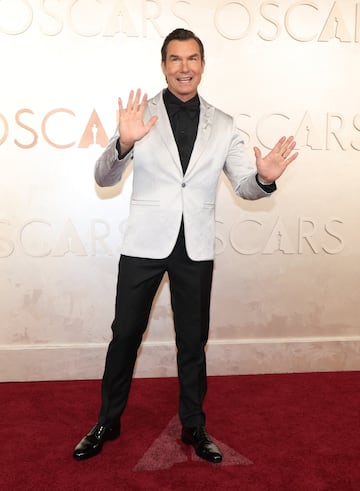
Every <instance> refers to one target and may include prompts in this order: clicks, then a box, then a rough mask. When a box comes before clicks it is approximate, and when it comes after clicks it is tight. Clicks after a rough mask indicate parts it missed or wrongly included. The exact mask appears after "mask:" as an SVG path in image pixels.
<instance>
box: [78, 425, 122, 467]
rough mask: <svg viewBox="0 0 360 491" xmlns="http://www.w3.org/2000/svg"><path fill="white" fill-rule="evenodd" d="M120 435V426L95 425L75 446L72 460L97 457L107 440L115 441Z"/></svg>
mask: <svg viewBox="0 0 360 491" xmlns="http://www.w3.org/2000/svg"><path fill="white" fill-rule="evenodd" d="M119 435H120V424H116V425H112V426H102V425H100V424H96V425H95V426H94V428H93V429H92V430H91V431H90V432H89V433H88V434H87V435H86V436H84V438H83V439H82V440H81V441H80V442H79V443H78V444H77V445H76V447H75V449H74V453H73V456H74V459H76V460H84V459H89V458H90V457H94V456H95V455H97V454H98V453H99V452H100V451H101V449H102V447H103V445H104V442H106V441H107V440H115V438H117V437H118V436H119Z"/></svg>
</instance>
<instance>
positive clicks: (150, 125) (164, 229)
mask: <svg viewBox="0 0 360 491" xmlns="http://www.w3.org/2000/svg"><path fill="white" fill-rule="evenodd" d="M161 56H162V61H161V66H162V71H163V73H164V75H165V79H166V81H167V88H166V89H164V90H163V91H161V92H160V93H159V94H157V95H156V96H155V97H153V98H152V99H150V100H149V101H147V96H146V94H145V95H144V96H141V91H140V90H137V91H136V93H134V92H133V91H131V92H130V95H129V97H128V100H127V104H126V107H124V105H123V103H122V100H121V98H119V127H118V132H117V133H116V135H115V136H114V137H113V138H112V139H111V140H110V141H109V145H108V147H107V148H106V149H105V151H104V153H103V154H102V155H101V156H100V158H99V159H98V161H97V162H96V166H95V179H96V182H97V183H98V184H99V185H100V186H112V185H114V184H116V183H117V182H119V181H120V179H121V178H122V176H123V173H124V170H125V169H126V167H127V166H128V165H129V164H130V162H131V161H133V163H134V167H133V191H132V196H131V204H130V212H129V218H128V222H127V227H126V231H125V233H124V237H123V243H122V247H121V256H120V261H119V272H118V283H117V291H116V305H115V318H114V321H113V323H112V326H111V328H112V333H113V337H112V340H111V342H110V344H109V347H108V352H107V356H106V363H105V370H104V375H103V380H102V394H101V395H102V404H101V409H100V413H99V416H98V420H97V423H96V424H95V426H94V427H93V428H92V430H91V431H90V432H89V433H88V434H87V435H86V436H85V437H84V438H83V439H82V440H81V441H80V442H79V443H78V445H77V446H76V447H75V450H74V458H75V459H77V460H83V459H86V458H89V457H93V456H94V455H97V454H98V453H99V452H100V451H101V449H102V448H103V445H104V443H105V442H106V441H107V440H113V439H115V438H117V437H118V436H119V435H120V418H121V415H122V413H123V411H124V409H125V406H126V403H127V399H128V395H129V390H130V385H131V380H132V376H133V370H134V365H135V362H136V358H137V351H138V348H139V346H140V344H141V341H142V336H143V334H144V332H145V330H146V327H147V324H148V319H149V315H150V310H151V306H152V303H153V300H154V297H155V294H156V292H157V290H158V287H159V285H160V282H161V280H162V278H163V276H164V274H165V273H166V272H167V273H168V277H169V283H170V293H171V307H172V310H173V318H174V326H175V334H176V348H177V367H178V378H179V418H180V421H181V424H182V435H181V438H182V441H183V442H184V443H185V444H187V445H192V446H193V447H194V449H195V451H196V453H197V455H198V456H199V457H201V458H202V459H204V460H207V461H209V462H212V463H219V462H221V460H222V454H221V451H220V449H219V448H218V447H217V446H216V445H215V444H214V442H213V441H212V440H211V437H210V436H209V435H208V433H207V431H206V428H205V414H204V411H203V403H204V399H205V395H206V390H207V375H206V357H205V346H206V343H207V340H208V333H209V310H210V293H211V284H212V274H213V264H214V255H215V201H216V190H217V186H218V181H219V178H220V175H221V173H222V172H224V174H225V175H226V176H227V178H228V179H229V181H230V183H231V185H232V187H233V189H234V192H235V193H236V194H237V195H238V196H239V197H241V198H243V199H258V198H262V197H266V196H270V195H271V193H272V192H273V191H275V189H276V184H275V180H276V179H277V178H278V177H280V176H281V174H282V173H283V172H284V170H285V169H286V167H287V166H288V165H289V164H290V163H291V162H292V161H293V160H294V159H295V158H296V157H297V153H294V152H293V149H294V147H295V142H294V140H293V138H292V137H289V138H286V137H282V138H281V139H280V140H279V141H278V142H277V143H276V145H275V146H274V148H273V149H272V150H271V152H270V153H269V154H268V155H267V156H266V157H264V158H263V157H262V155H261V152H260V149H259V148H255V149H254V152H255V160H256V165H255V166H254V165H252V164H250V162H249V160H248V159H247V157H246V152H245V148H244V142H243V141H242V138H241V135H240V133H239V131H238V130H237V128H236V126H235V124H234V120H233V118H232V117H231V116H229V115H228V114H225V113H224V112H222V111H220V110H219V109H217V108H215V107H214V106H212V105H211V104H209V103H208V102H206V101H205V100H204V99H203V98H202V97H200V96H199V94H198V86H199V83H200V81H201V77H202V74H203V72H204V67H205V58H204V47H203V44H202V42H201V40H200V39H199V38H198V37H197V36H195V34H194V33H193V32H191V31H189V30H186V29H176V30H175V31H173V32H171V33H170V34H169V35H168V36H167V37H166V38H165V40H164V43H163V46H162V49H161ZM165 403H166V401H164V404H165ZM144 411H146V408H144ZM134 431H135V432H136V428H135V429H134ZM135 436H136V438H141V435H135ZM113 448H114V447H113Z"/></svg>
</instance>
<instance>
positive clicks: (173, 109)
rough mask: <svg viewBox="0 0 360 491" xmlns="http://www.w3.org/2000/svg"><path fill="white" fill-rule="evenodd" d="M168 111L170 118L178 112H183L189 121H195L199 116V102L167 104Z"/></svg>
mask: <svg viewBox="0 0 360 491" xmlns="http://www.w3.org/2000/svg"><path fill="white" fill-rule="evenodd" d="M168 109H169V113H170V115H171V116H174V115H175V114H177V113H178V112H180V111H185V112H186V113H187V115H188V116H189V118H190V119H195V118H196V116H197V115H198V114H199V111H200V106H199V101H188V102H169V104H168Z"/></svg>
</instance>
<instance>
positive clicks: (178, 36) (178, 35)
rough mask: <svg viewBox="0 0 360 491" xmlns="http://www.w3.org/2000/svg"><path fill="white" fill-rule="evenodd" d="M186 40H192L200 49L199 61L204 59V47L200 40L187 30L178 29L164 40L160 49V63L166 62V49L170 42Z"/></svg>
mask: <svg viewBox="0 0 360 491" xmlns="http://www.w3.org/2000/svg"><path fill="white" fill-rule="evenodd" d="M188 39H194V40H195V41H196V42H197V43H198V45H199V48H200V55H201V59H202V60H203V59H204V45H203V43H202V41H201V39H200V38H198V37H197V36H196V35H195V34H194V33H193V32H192V31H189V30H188V29H183V28H178V29H175V30H174V31H172V32H170V34H168V35H167V36H166V38H165V39H164V43H163V45H162V48H161V61H163V62H164V63H165V62H166V54H167V47H168V44H169V43H170V41H174V40H177V41H187V40H188Z"/></svg>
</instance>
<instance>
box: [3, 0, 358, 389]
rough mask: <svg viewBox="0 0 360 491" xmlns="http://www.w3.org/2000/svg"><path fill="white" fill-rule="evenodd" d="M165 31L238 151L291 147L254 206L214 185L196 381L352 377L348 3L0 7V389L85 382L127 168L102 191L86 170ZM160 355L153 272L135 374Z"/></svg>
mask: <svg viewBox="0 0 360 491" xmlns="http://www.w3.org/2000/svg"><path fill="white" fill-rule="evenodd" d="M181 26H184V27H187V28H190V29H192V30H194V31H195V32H196V33H197V34H198V35H199V36H200V37H201V38H202V40H203V42H204V44H205V55H206V68H205V73H204V77H203V81H202V83H201V86H200V93H201V94H202V95H203V97H205V98H206V99H207V100H208V101H209V102H211V103H213V104H215V105H217V106H218V107H220V108H221V109H223V110H225V111H227V112H229V113H231V114H233V115H234V116H235V118H236V122H237V124H238V126H239V128H240V129H241V130H242V131H243V134H244V140H245V142H246V145H247V149H248V152H249V156H250V158H251V159H253V150H252V147H253V146H254V145H258V146H260V147H261V148H262V151H263V152H266V151H267V149H268V148H270V147H271V146H272V145H273V143H275V141H276V140H277V139H278V138H279V137H280V136H282V135H283V134H294V135H295V136H296V139H297V142H298V150H299V151H300V157H299V158H298V159H297V161H296V162H295V163H294V164H293V165H292V166H291V168H289V169H288V171H287V172H286V174H285V175H284V176H282V178H281V179H280V180H279V182H278V191H277V193H276V194H275V195H274V196H273V197H272V198H271V199H268V200H261V201H257V202H245V201H243V200H239V199H237V198H235V197H234V195H233V194H232V192H231V190H230V187H229V185H228V183H227V182H226V181H225V179H224V180H222V181H221V184H220V186H219V193H218V194H219V196H218V198H219V199H218V206H217V257H216V267H215V274H214V287H213V294H212V310H211V339H210V342H209V348H208V352H209V373H212V374H216V373H218V374H225V373H259V372H279V371H307V370H348V369H351V370H353V369H359V368H360V362H359V359H360V358H359V356H358V351H359V341H360V337H359V327H358V317H359V304H358V298H357V297H358V284H359V280H358V279H359V274H360V260H359V250H360V247H359V246H360V228H359V226H358V220H359V216H360V200H359V193H358V186H359V178H360V166H359V151H360V110H359V96H358V92H359V86H360V70H359V69H358V68H357V67H358V58H359V50H360V2H357V1H351V0H342V1H332V0H331V1H327V0H321V1H311V2H310V1H292V0H288V1H285V0H281V1H272V2H267V1H264V2H260V1H249V0H242V1H221V0H213V1H209V0H207V1H205V0H187V1H176V0H173V1H170V0H169V1H168V0H152V1H150V0H143V1H140V0H131V1H130V0H102V1H95V0H94V1H86V2H85V1H80V0H79V1H73V0H47V1H46V0H45V1H37V0H22V1H20V0H18V1H15V0H11V1H10V0H1V1H0V46H1V61H0V63H1V85H0V101H1V104H0V170H1V176H2V180H1V182H2V184H1V192H0V273H1V274H0V319H1V330H0V361H1V370H0V380H43V379H62V378H65V379H71V378H98V377H100V376H101V375H102V369H103V361H104V354H105V349H106V344H107V342H108V341H109V339H110V323H111V321H112V316H113V311H114V295H115V284H116V275H117V263H118V256H119V250H120V244H121V239H122V232H123V229H124V226H125V225H126V218H127V213H128V203H129V197H130V194H131V171H129V172H128V176H127V179H126V180H125V182H124V183H122V184H119V185H117V186H114V187H113V188H109V189H100V188H98V187H97V186H96V185H95V183H94V179H93V167H94V162H95V160H96V158H97V156H98V155H99V154H100V153H101V151H102V149H103V147H104V146H105V145H106V143H107V140H108V138H109V137H110V136H111V135H112V134H113V132H114V129H115V126H116V109H117V98H118V97H119V96H122V97H124V98H126V97H127V94H128V92H129V90H130V89H131V88H134V89H136V88H137V87H140V88H142V89H143V90H144V91H146V92H148V94H149V96H151V95H154V94H155V93H156V92H158V90H160V89H161V88H162V87H164V83H165V82H164V79H163V75H162V72H161V69H160V48H161V45H162V42H163V39H164V36H165V35H166V34H167V33H168V32H169V31H170V30H172V29H173V28H175V27H181ZM94 125H95V126H94ZM174 356H175V351H174V342H173V327H172V316H171V308H170V302H169V292H168V283H167V281H166V279H165V280H164V282H163V284H162V287H161V290H160V291H159V294H158V297H157V301H156V304H155V305H154V309H153V312H152V317H151V321H150V324H149V329H148V331H147V333H146V336H145V340H144V346H143V349H142V351H141V354H140V357H139V362H138V365H137V371H136V374H137V376H167V375H174V374H175V373H176V372H175V357H174Z"/></svg>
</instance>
